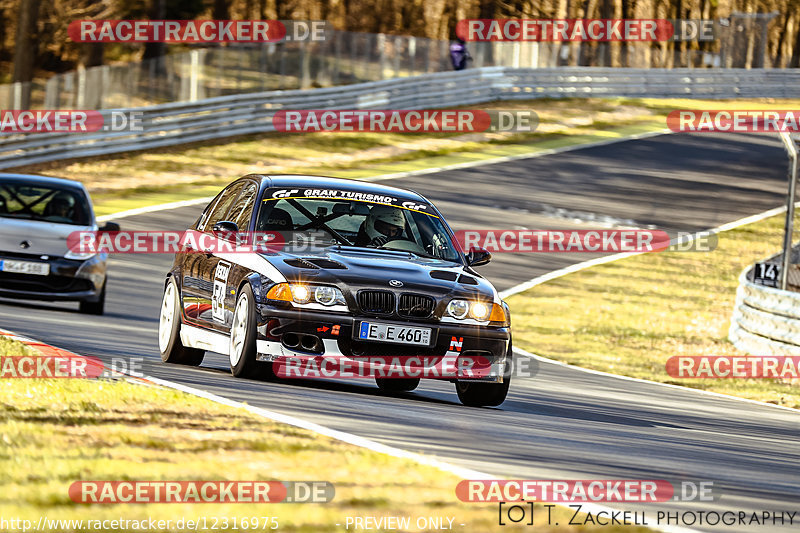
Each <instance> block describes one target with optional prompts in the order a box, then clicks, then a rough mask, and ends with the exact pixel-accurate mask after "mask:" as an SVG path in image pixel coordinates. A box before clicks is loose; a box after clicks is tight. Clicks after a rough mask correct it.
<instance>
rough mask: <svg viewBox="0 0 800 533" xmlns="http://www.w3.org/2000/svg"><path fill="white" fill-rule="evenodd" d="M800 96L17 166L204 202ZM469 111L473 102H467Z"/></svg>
mask: <svg viewBox="0 0 800 533" xmlns="http://www.w3.org/2000/svg"><path fill="white" fill-rule="evenodd" d="M798 104H800V100H771V99H760V100H731V101H723V100H687V99H673V100H658V99H631V98H571V99H570V98H566V99H545V98H543V99H536V100H524V101H513V102H493V103H489V104H481V105H480V107H481V108H482V109H532V110H534V111H536V113H537V114H538V116H539V126H538V128H537V130H536V131H535V132H532V133H474V134H467V135H464V134H442V133H440V134H435V133H421V134H402V133H371V132H363V133H345V132H332V133H308V134H279V133H273V134H264V135H257V136H249V137H239V138H235V139H233V140H227V141H226V140H223V141H221V142H217V143H216V144H215V143H197V144H193V145H184V146H177V147H174V148H167V149H160V150H157V151H149V152H142V153H129V154H121V155H119V156H108V157H103V158H94V159H88V160H81V161H77V162H73V163H70V164H67V165H64V163H61V162H57V163H49V164H43V165H37V166H31V167H25V168H20V169H18V170H20V171H30V172H36V173H42V174H55V175H58V176H62V177H66V178H71V179H76V180H78V181H81V182H83V183H84V184H86V185H87V187H88V188H89V190H90V192H91V193H92V196H93V198H94V201H95V206H96V210H97V213H98V214H100V215H104V214H110V213H113V212H116V211H119V210H124V209H134V208H137V207H142V206H145V205H154V204H159V203H167V202H172V201H177V200H186V199H190V198H197V197H201V196H208V195H211V194H213V193H215V192H217V191H219V190H220V189H221V188H222V186H223V185H225V184H227V183H229V182H231V181H232V180H233V179H235V178H237V177H239V176H241V175H244V174H247V173H250V172H262V173H297V174H303V173H306V174H327V175H336V176H341V177H346V178H355V179H358V178H365V177H370V176H378V175H383V174H393V173H397V172H405V171H413V170H419V169H425V168H433V167H442V166H447V165H453V164H460V163H468V162H474V161H487V160H491V159H496V158H499V157H505V156H514V155H522V154H532V153H536V152H539V151H542V150H547V149H552V148H559V147H563V146H571V145H578V144H584V143H588V142H593V141H598V140H605V139H613V138H621V137H626V136H630V135H632V134H636V133H645V132H651V131H658V130H662V129H664V128H665V127H666V120H665V117H666V116H667V114H669V112H670V111H672V110H674V109H687V108H691V109H723V108H724V109H737V108H738V109H759V108H791V107H792V106H797V105H798ZM471 107H476V106H471Z"/></svg>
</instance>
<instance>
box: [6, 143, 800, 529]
mask: <svg viewBox="0 0 800 533" xmlns="http://www.w3.org/2000/svg"><path fill="white" fill-rule="evenodd" d="M786 167H787V158H786V156H785V154H784V152H783V148H782V146H781V144H780V142H779V140H778V139H777V138H776V137H770V136H754V135H750V136H746V135H716V136H712V135H710V134H697V135H689V134H680V135H678V134H676V135H664V136H658V137H653V138H649V139H644V140H638V141H626V142H620V143H616V144H612V145H608V146H604V147H596V148H588V149H582V150H577V151H572V152H567V153H563V154H557V155H550V156H545V157H538V158H531V159H523V160H517V161H512V162H508V163H500V164H495V165H490V166H481V167H475V168H471V169H462V170H454V171H447V172H441V173H438V174H428V175H423V176H418V177H411V178H403V179H398V180H394V181H391V182H387V184H391V185H397V186H401V187H407V188H411V189H414V190H416V191H418V192H420V193H422V194H424V195H425V196H427V197H428V198H429V199H431V200H432V201H434V202H435V203H436V204H437V205H438V206H439V207H440V209H441V210H442V211H443V212H444V213H445V216H446V217H447V219H448V221H449V222H450V223H451V225H452V226H453V227H454V229H473V228H498V229H520V228H558V229H569V228H574V227H582V228H589V227H596V226H597V225H605V226H608V225H637V226H640V227H648V226H652V227H655V228H659V229H665V230H668V231H670V232H675V231H685V230H686V231H688V230H701V229H706V228H711V227H714V226H717V225H720V224H722V223H725V222H730V221H733V220H736V219H738V218H741V217H744V216H747V215H752V214H755V213H758V212H761V211H764V210H766V209H770V208H773V207H777V206H779V205H781V204H782V203H783V201H784V200H783V197H784V194H785V189H786V184H785V181H786V178H785V176H786ZM234 177H235V176H231V179H233V178H234ZM201 209H202V206H195V207H188V208H181V209H174V210H169V211H160V212H156V213H152V214H147V215H140V216H134V217H128V218H123V219H120V220H119V222H120V224H121V225H122V227H123V229H125V230H132V229H171V228H174V229H185V228H186V227H187V226H188V225H189V224H191V222H192V221H193V220H194V219H195V217H196V216H197V214H198V213H199V212H200V210H201ZM779 244H780V237H778V236H776V242H775V246H776V247H777V246H779ZM590 257H596V255H588V256H587V255H578V254H550V255H544V254H528V255H522V254H519V255H512V254H497V255H495V259H494V260H493V262H492V263H491V264H490V265H488V266H486V267H482V272H484V273H485V275H486V276H487V277H488V278H489V279H491V280H492V281H494V282H495V284H496V286H497V288H498V290H503V289H507V288H509V287H511V286H513V285H515V284H517V283H520V282H523V281H526V280H528V279H530V278H532V277H535V276H538V275H540V274H543V273H546V272H549V271H552V270H554V269H557V268H562V267H564V266H567V265H569V264H572V263H575V262H578V261H583V260H585V259H587V258H590ZM170 264H171V257H167V256H157V255H139V256H134V255H128V256H117V257H115V258H114V259H113V261H112V265H111V278H110V282H109V283H110V285H109V294H108V295H109V301H108V302H107V304H106V315H105V316H103V317H87V316H84V315H79V314H78V313H77V305H75V304H49V303H42V304H36V303H33V304H29V303H15V302H11V301H8V300H4V301H3V302H2V303H0V327H2V328H5V329H9V330H12V331H14V332H17V333H20V334H23V335H28V336H32V337H34V338H38V339H41V340H43V341H45V342H48V343H51V344H55V345H57V346H61V347H63V348H67V349H70V350H72V351H75V352H77V353H81V354H86V355H95V356H100V357H109V356H116V357H125V358H144V363H143V366H144V371H145V373H146V374H149V375H153V376H156V377H159V378H163V379H168V380H172V381H176V382H179V383H183V384H186V385H189V386H192V387H197V388H201V389H204V390H207V391H210V392H212V393H215V394H218V395H221V396H225V397H228V398H231V399H234V400H246V401H247V402H248V403H250V404H251V405H257V406H260V407H264V408H267V409H270V410H274V411H278V412H281V413H286V414H291V415H294V416H297V417H299V418H303V419H306V420H310V421H313V422H318V423H320V424H323V425H325V426H328V427H331V428H335V429H338V430H342V431H347V432H350V433H355V434H358V435H361V436H364V437H367V438H370V439H373V440H376V441H379V442H382V443H385V444H389V445H392V446H396V447H399V448H403V449H407V450H412V451H417V452H422V453H426V454H432V455H435V456H437V457H440V458H442V459H444V460H446V461H448V462H451V463H453V464H458V465H462V466H466V467H469V468H473V469H476V470H479V471H482V472H487V473H490V474H494V475H498V476H502V477H505V478H511V479H536V478H541V479H563V478H568V479H569V478H573V479H666V480H669V481H672V482H679V481H682V480H690V481H713V482H714V486H715V492H717V493H718V494H719V495H720V497H719V498H718V499H717V500H716V501H714V502H710V503H709V502H703V503H698V502H683V503H677V502H671V503H669V504H662V508H664V509H667V510H670V511H673V512H674V511H676V510H685V509H693V510H705V511H708V510H718V511H722V510H731V511H765V510H779V511H780V510H785V511H800V505H798V502H800V487H798V484H797V480H798V476H797V472H798V469H799V468H800V415H798V414H796V413H793V412H790V411H788V410H782V409H778V408H773V407H768V406H762V405H757V404H751V403H745V402H742V401H737V400H730V399H725V398H720V397H715V396H710V395H701V394H698V393H696V392H692V391H689V390H682V389H677V388H669V387H664V386H658V385H652V384H648V383H640V382H634V381H628V380H621V379H618V378H614V377H609V376H603V375H597V374H591V373H586V372H582V371H580V370H576V369H574V368H569V367H566V366H563V365H555V364H549V363H540V367H539V372H538V374H537V375H535V376H534V377H532V378H525V379H517V380H515V381H514V383H513V384H512V386H511V393H510V395H509V398H508V400H507V401H506V402H505V403H504V404H503V405H502V406H501V407H500V408H496V409H479V408H468V407H463V406H461V405H460V404H459V403H458V399H457V398H456V395H455V391H454V390H453V386H452V385H451V384H449V383H430V382H428V383H425V382H423V384H422V385H421V386H420V388H419V389H418V390H417V391H415V392H413V393H408V394H400V395H395V396H389V395H386V394H383V393H380V392H379V391H378V389H377V388H376V387H375V386H374V384H373V383H372V381H371V380H365V381H364V382H352V381H351V382H344V381H326V382H322V381H318V382H286V381H284V382H277V383H268V382H261V381H252V380H235V379H234V378H232V377H231V376H230V374H229V371H228V363H227V360H226V359H225V358H223V357H222V356H219V355H216V354H207V356H206V360H205V362H204V363H203V366H202V367H201V368H198V369H192V368H184V367H177V366H170V365H163V364H161V362H160V359H159V355H158V347H157V339H156V335H157V328H158V318H157V317H158V309H159V305H160V301H161V293H162V287H163V277H164V274H165V272H166V271H167V270H168V268H169V265H170ZM512 311H513V309H512ZM616 507H618V508H620V509H631V510H635V509H637V507H635V506H634V505H622V506H616ZM489 512H491V513H495V512H496V508H494V509H493V510H489V509H488V508H487V513H489ZM650 516H651V515H650V514H649V513H648V517H650ZM652 518H653V520H650V522H649V523H650V525H654V518H655V513H653V514H652ZM798 520H800V513H798V515H797V516H795V525H794V526H793V527H790V526H788V524H787V525H785V526H783V527H781V526H780V525H775V526H772V525H767V526H763V525H762V526H758V527H755V526H749V527H748V526H743V527H725V528H718V529H717V530H724V531H754V530H757V531H759V532H761V531H789V530H792V529H795V528H797V524H798ZM662 525H664V524H663V523H662ZM672 525H675V524H674V523H673V524H672ZM754 527H755V528H754ZM698 529H704V530H706V529H714V528H706V527H701V528H698Z"/></svg>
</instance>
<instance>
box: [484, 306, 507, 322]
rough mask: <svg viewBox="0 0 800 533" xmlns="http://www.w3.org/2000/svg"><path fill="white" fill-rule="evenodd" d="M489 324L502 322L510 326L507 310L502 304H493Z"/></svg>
mask: <svg viewBox="0 0 800 533" xmlns="http://www.w3.org/2000/svg"><path fill="white" fill-rule="evenodd" d="M489 322H502V323H503V324H508V316H507V315H506V310H505V309H503V306H502V305H500V304H492V314H491V315H489Z"/></svg>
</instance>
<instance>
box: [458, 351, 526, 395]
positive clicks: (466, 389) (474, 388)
mask: <svg viewBox="0 0 800 533" xmlns="http://www.w3.org/2000/svg"><path fill="white" fill-rule="evenodd" d="M512 358H513V352H512V349H511V341H508V352H507V353H506V364H505V370H504V373H503V382H502V383H474V382H473V383H464V382H460V381H457V382H456V393H457V394H458V399H459V400H461V403H463V404H464V405H468V406H470V407H495V406H497V405H500V404H501V403H503V402H504V401H505V400H506V396H508V387H509V385H511V368H512Z"/></svg>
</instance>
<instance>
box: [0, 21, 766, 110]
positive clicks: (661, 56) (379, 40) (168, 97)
mask: <svg viewBox="0 0 800 533" xmlns="http://www.w3.org/2000/svg"><path fill="white" fill-rule="evenodd" d="M769 20H770V16H769V15H766V16H763V15H759V16H752V15H732V16H731V17H730V18H729V19H726V21H725V23H724V24H718V25H717V29H718V32H717V39H716V40H715V41H714V42H702V43H697V42H695V43H689V42H686V43H682V44H676V43H667V42H657V43H585V42H584V43H577V42H573V43H561V42H556V43H548V42H473V43H469V44H468V49H469V52H470V54H471V55H472V58H473V60H472V62H471V63H470V67H472V68H480V67H489V66H500V67H512V68H552V67H571V66H572V67H574V66H592V67H608V66H615V65H619V66H622V67H628V68H677V67H687V68H712V69H715V68H723V69H724V68H769V67H772V66H773V65H775V64H776V62H775V60H773V58H769V57H767V48H766V32H767V26H768V22H769ZM449 47H450V43H449V42H448V41H445V40H437V39H426V38H420V37H410V36H400V35H384V34H370V33H356V32H344V31H336V30H330V31H328V32H326V39H325V40H324V41H308V42H306V41H287V42H282V43H263V44H257V45H234V46H230V45H229V46H217V47H205V48H200V47H198V48H195V49H193V50H189V51H188V52H181V53H174V54H168V55H165V56H161V57H158V58H153V59H148V60H143V61H140V62H135V63H128V64H122V65H103V66H98V67H91V68H86V69H78V70H76V71H72V72H67V73H64V74H59V75H55V76H53V77H51V78H49V79H47V80H35V81H32V82H29V83H14V84H7V85H0V106H2V107H4V108H6V109H116V108H130V107H140V106H147V105H156V104H163V103H170V102H194V101H198V100H203V99H205V98H213V97H217V96H227V95H232V94H243V93H253V92H259V91H268V90H291V89H310V88H317V87H331V86H339V85H350V84H356V83H364V82H369V81H378V80H384V79H390V78H400V77H408V76H417V75H420V74H426V73H432V72H443V71H449V70H452V66H451V63H450V57H449ZM779 63H780V62H779ZM777 66H782V65H777Z"/></svg>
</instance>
